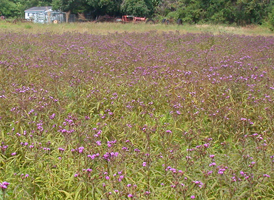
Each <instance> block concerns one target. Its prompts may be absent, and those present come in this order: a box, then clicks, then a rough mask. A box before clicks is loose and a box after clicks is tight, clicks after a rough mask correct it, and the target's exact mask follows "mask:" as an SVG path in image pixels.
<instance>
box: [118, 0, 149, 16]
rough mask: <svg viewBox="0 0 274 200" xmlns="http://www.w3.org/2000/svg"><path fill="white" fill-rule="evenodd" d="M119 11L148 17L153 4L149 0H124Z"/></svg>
mask: <svg viewBox="0 0 274 200" xmlns="http://www.w3.org/2000/svg"><path fill="white" fill-rule="evenodd" d="M121 11H122V13H124V14H128V15H135V16H141V17H143V16H145V17H149V16H151V15H152V13H153V4H152V1H150V0H124V1H123V3H122V5H121Z"/></svg>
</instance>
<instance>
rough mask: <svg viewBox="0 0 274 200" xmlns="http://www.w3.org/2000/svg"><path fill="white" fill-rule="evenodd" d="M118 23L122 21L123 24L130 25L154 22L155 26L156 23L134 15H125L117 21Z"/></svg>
mask: <svg viewBox="0 0 274 200" xmlns="http://www.w3.org/2000/svg"><path fill="white" fill-rule="evenodd" d="M116 21H120V22H122V23H128V22H133V23H138V22H146V23H148V22H152V23H153V24H154V23H155V22H154V21H153V20H152V19H147V18H145V17H135V16H133V15H123V16H122V19H117V20H116Z"/></svg>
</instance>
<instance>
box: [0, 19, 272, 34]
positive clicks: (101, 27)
mask: <svg viewBox="0 0 274 200" xmlns="http://www.w3.org/2000/svg"><path fill="white" fill-rule="evenodd" d="M29 25H31V26H32V29H31V30H28V28H26V27H28V26H29ZM7 30H8V31H13V32H24V33H44V32H54V33H63V32H67V31H70V32H80V33H84V32H87V33H91V34H108V33H115V32H118V33H122V32H148V31H155V30H156V31H159V32H168V31H179V32H180V33H181V34H183V33H188V32H190V33H201V32H210V33H213V34H220V33H232V34H245V35H265V36H269V35H273V32H271V31H270V30H269V29H268V28H267V27H264V26H255V25H254V26H247V27H236V26H226V25H209V24H204V25H203V24H201V25H199V24H198V25H190V24H184V25H180V26H179V25H176V24H170V25H164V24H160V23H156V24H145V23H137V24H134V23H128V24H121V23H94V22H90V23H69V24H66V23H63V24H32V23H30V24H28V25H26V24H25V23H17V24H13V23H7V22H5V21H0V31H7Z"/></svg>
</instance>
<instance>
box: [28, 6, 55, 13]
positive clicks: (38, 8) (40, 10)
mask: <svg viewBox="0 0 274 200" xmlns="http://www.w3.org/2000/svg"><path fill="white" fill-rule="evenodd" d="M49 9H52V6H44V7H32V8H29V9H27V10H25V12H45V11H47V10H49Z"/></svg>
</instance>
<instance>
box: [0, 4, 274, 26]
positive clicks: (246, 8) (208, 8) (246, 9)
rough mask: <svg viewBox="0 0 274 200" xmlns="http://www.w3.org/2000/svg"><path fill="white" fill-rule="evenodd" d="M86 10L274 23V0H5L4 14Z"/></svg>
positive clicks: (185, 19) (204, 20)
mask: <svg viewBox="0 0 274 200" xmlns="http://www.w3.org/2000/svg"><path fill="white" fill-rule="evenodd" d="M39 6H52V7H53V10H61V11H63V12H69V13H75V14H78V13H85V14H87V15H90V16H92V17H96V16H99V15H105V14H108V15H110V16H121V15H123V14H130V15H135V16H140V17H154V18H159V19H161V18H167V19H174V20H177V19H182V22H183V23H222V24H235V25H248V24H262V23H265V22H267V23H269V24H271V23H273V26H274V1H273V0H1V1H0V15H4V16H5V17H6V18H20V17H23V16H24V10H26V9H28V8H31V7H39Z"/></svg>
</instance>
